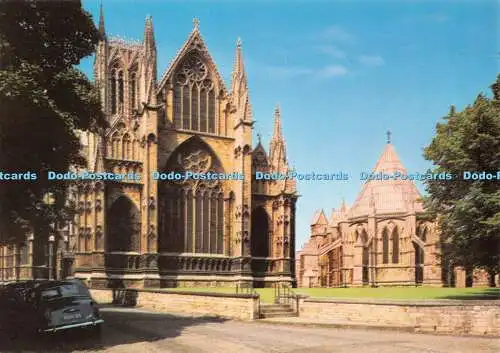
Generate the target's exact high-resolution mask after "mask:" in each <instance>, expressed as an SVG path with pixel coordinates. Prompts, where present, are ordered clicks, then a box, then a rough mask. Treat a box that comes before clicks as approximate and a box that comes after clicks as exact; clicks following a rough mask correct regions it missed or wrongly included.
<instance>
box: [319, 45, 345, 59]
mask: <svg viewBox="0 0 500 353" xmlns="http://www.w3.org/2000/svg"><path fill="white" fill-rule="evenodd" d="M317 48H318V50H319V51H320V52H321V53H323V54H326V55H328V56H330V57H332V58H335V59H345V57H346V53H345V52H344V51H343V50H342V49H339V48H338V47H336V46H334V45H321V46H319V47H317Z"/></svg>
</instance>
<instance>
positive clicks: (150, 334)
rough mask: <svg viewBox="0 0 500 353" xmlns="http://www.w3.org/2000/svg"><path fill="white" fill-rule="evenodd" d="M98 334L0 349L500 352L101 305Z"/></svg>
mask: <svg viewBox="0 0 500 353" xmlns="http://www.w3.org/2000/svg"><path fill="white" fill-rule="evenodd" d="M102 314H103V317H104V320H105V324H104V327H103V331H102V336H101V338H96V337H92V336H90V335H89V334H87V333H80V332H74V333H70V332H68V333H64V334H58V335H56V336H53V337H49V338H45V339H36V340H35V339H31V340H27V339H15V340H10V339H7V338H6V337H0V352H10V351H20V350H22V351H26V352H28V351H44V352H175V353H192V352H196V353H200V352H225V353H226V352H227V353H232V352H235V353H240V352H241V353H257V352H290V353H291V352H293V353H299V352H309V353H310V352H318V353H322V352H339V353H344V352H345V353H353V352H362V353H375V352H377V353H385V352H388V353H389V352H390V353H393V352H397V353H410V352H419V353H422V352H424V353H431V352H432V353H453V352H456V353H459V352H468V353H482V352H495V353H497V352H500V339H492V338H489V339H488V338H482V337H452V336H436V335H426V334H413V333H399V332H394V331H375V330H357V329H338V328H317V327H297V326H287V325H273V324H264V323H260V322H239V321H230V320H223V319H217V318H191V317H181V316H173V315H166V314H155V313H150V312H146V311H141V310H138V309H125V308H103V309H102Z"/></svg>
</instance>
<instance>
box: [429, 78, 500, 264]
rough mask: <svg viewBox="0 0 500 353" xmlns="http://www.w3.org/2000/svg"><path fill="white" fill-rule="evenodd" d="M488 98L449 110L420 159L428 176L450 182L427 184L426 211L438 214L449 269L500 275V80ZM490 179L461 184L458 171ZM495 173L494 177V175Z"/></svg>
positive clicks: (480, 97) (462, 177) (461, 178)
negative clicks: (429, 167)
mask: <svg viewBox="0 0 500 353" xmlns="http://www.w3.org/2000/svg"><path fill="white" fill-rule="evenodd" d="M491 87H492V90H493V98H488V97H486V96H484V95H482V94H481V95H479V96H478V97H477V98H476V100H475V102H474V103H473V104H472V105H470V106H467V107H466V108H465V109H464V110H463V111H461V112H457V111H455V108H454V107H452V108H451V109H450V112H449V114H448V116H446V117H445V118H444V122H441V123H438V124H437V126H436V135H435V137H434V138H433V140H432V142H431V144H430V145H429V146H427V147H426V148H425V151H424V156H425V158H426V159H428V160H431V161H433V162H434V165H435V169H434V172H436V173H440V172H448V173H451V174H452V175H453V176H454V178H453V179H452V180H432V181H428V182H427V190H428V192H429V197H428V198H427V200H426V203H427V206H428V207H429V209H430V210H432V211H433V212H435V213H436V214H437V215H438V219H439V223H440V228H441V232H442V237H443V240H444V247H445V250H446V252H447V256H449V257H450V258H451V260H452V261H453V263H454V264H455V265H460V266H465V267H469V268H470V267H478V268H484V269H486V270H488V271H490V272H499V271H500V187H499V186H500V180H498V179H497V178H498V176H499V174H500V76H499V77H498V78H497V80H496V82H495V83H494V84H493V85H492V86H491ZM467 171H469V172H478V173H482V172H485V174H484V176H486V175H487V174H490V175H494V176H495V178H491V179H488V178H479V179H476V180H472V179H470V180H466V179H465V178H464V172H467ZM497 173H498V174H497Z"/></svg>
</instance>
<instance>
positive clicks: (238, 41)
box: [236, 37, 243, 48]
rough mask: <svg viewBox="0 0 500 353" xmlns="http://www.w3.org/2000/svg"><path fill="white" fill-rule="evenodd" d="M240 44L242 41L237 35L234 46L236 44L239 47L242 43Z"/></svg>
mask: <svg viewBox="0 0 500 353" xmlns="http://www.w3.org/2000/svg"><path fill="white" fill-rule="evenodd" d="M242 44H243V41H242V40H241V38H240V37H238V39H236V46H237V47H238V48H241V45H242Z"/></svg>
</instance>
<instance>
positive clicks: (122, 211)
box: [106, 196, 141, 252]
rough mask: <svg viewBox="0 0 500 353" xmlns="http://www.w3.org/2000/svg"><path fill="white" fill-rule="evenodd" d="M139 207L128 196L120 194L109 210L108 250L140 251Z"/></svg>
mask: <svg viewBox="0 0 500 353" xmlns="http://www.w3.org/2000/svg"><path fill="white" fill-rule="evenodd" d="M140 229H141V227H140V213H139V209H138V208H137V207H136V206H135V205H134V203H133V202H132V201H131V200H130V199H129V198H128V197H126V196H120V197H119V198H118V199H117V200H116V201H115V202H114V203H113V205H112V206H111V208H110V209H109V211H108V224H107V242H106V243H107V251H108V252H112V251H139V234H140Z"/></svg>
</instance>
